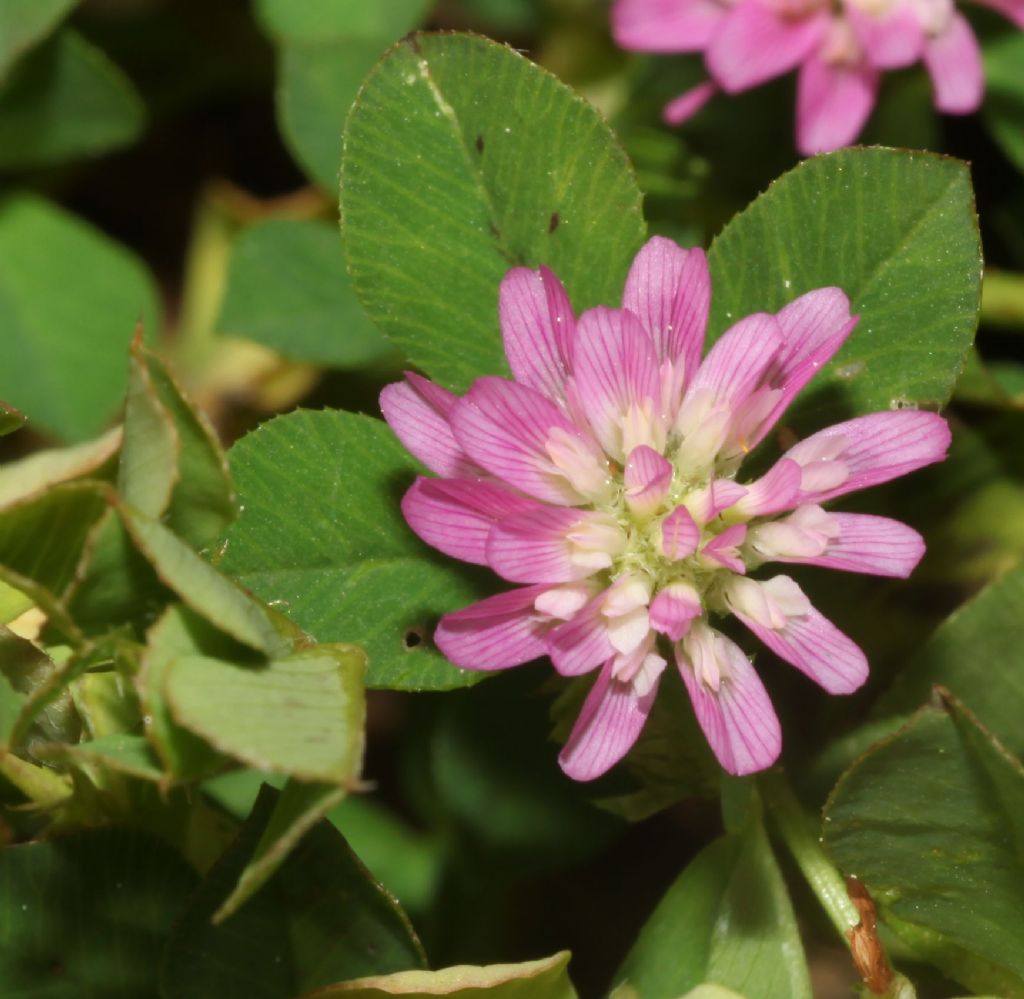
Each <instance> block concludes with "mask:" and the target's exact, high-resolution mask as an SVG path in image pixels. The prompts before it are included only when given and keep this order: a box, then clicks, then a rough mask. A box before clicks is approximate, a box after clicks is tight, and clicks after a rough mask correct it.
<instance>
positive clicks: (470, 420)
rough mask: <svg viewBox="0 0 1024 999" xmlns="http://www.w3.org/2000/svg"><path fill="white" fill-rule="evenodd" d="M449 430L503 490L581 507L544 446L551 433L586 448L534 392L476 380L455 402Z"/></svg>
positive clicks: (495, 380)
mask: <svg viewBox="0 0 1024 999" xmlns="http://www.w3.org/2000/svg"><path fill="white" fill-rule="evenodd" d="M452 430H453V431H454V433H455V438H456V440H457V441H458V442H459V444H460V445H461V446H462V447H463V449H464V450H465V452H466V454H468V455H469V456H470V457H471V458H472V459H473V460H474V461H476V462H477V463H478V464H479V465H480V467H481V468H485V469H486V470H487V471H489V472H491V473H492V474H493V475H496V476H498V478H500V479H504V481H505V482H507V483H509V485H512V486H514V487H515V488H517V489H520V490H522V492H524V493H527V494H528V495H530V496H534V497H536V498H537V499H540V500H544V501H546V502H548V503H556V504H558V505H563V506H571V505H573V504H575V503H581V502H583V500H584V497H583V496H581V495H580V493H579V492H577V491H576V489H574V488H573V486H572V485H571V484H570V483H569V481H568V479H567V478H566V477H565V476H564V475H563V474H561V473H560V471H559V469H558V467H557V466H556V465H555V463H554V462H553V461H552V459H551V455H550V454H549V452H548V450H547V444H548V442H549V441H550V439H551V434H552V432H553V431H556V430H557V431H561V432H562V433H564V434H566V435H567V436H568V437H569V438H570V439H575V440H578V441H580V442H583V443H584V446H586V442H585V438H584V435H583V434H582V433H581V431H580V429H579V428H578V427H577V426H576V425H575V424H574V423H573V422H572V421H571V420H569V419H568V418H567V417H566V415H565V414H564V413H563V412H562V410H561V409H559V408H558V406H556V405H555V404H554V403H553V402H551V400H550V399H548V398H547V397H546V396H543V395H541V393H540V392H538V391H537V390H536V389H532V388H529V387H528V386H526V385H520V384H519V383H518V382H510V381H506V380H505V379H503V378H496V377H494V376H488V377H486V378H480V379H478V380H477V381H475V382H474V383H473V385H472V386H471V387H470V389H469V391H468V392H467V393H466V395H465V398H463V399H460V400H459V401H458V402H457V403H456V406H455V409H454V412H453V414H452ZM596 460H597V459H596V458H595V461H596Z"/></svg>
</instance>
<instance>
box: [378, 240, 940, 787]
mask: <svg viewBox="0 0 1024 999" xmlns="http://www.w3.org/2000/svg"><path fill="white" fill-rule="evenodd" d="M710 298H711V283H710V278H709V274H708V268H707V262H706V258H705V256H704V253H703V252H702V251H701V250H699V249H693V250H683V249H680V248H679V247H678V246H676V245H675V244H674V243H673V242H671V241H670V240H667V239H663V238H660V237H654V238H653V239H651V240H650V241H649V242H648V243H647V244H646V245H645V246H644V247H643V249H642V250H641V251H640V252H639V254H638V255H637V257H636V259H635V260H634V261H633V265H632V268H631V270H630V272H629V276H628V278H627V280H626V287H625V292H624V295H623V301H622V308H620V309H612V308H604V307H599V308H595V309H591V310H590V311H588V312H585V313H584V314H583V315H582V316H580V317H579V318H578V319H577V318H576V317H575V316H574V314H573V311H572V308H571V306H570V303H569V298H568V296H567V294H566V292H565V290H564V288H563V287H562V285H561V283H560V282H559V280H558V278H556V277H555V275H554V274H553V273H552V272H551V271H549V270H548V269H546V268H544V267H541V268H540V269H539V270H529V269H526V268H516V269H514V270H512V271H510V272H509V273H508V274H507V275H506V276H505V279H504V281H503V282H502V286H501V294H500V317H501V327H502V334H503V339H504V344H505V351H506V354H507V356H508V360H509V365H510V367H511V370H512V373H513V375H514V378H513V379H512V380H508V379H505V378H498V377H484V378H480V379H478V380H477V381H476V382H474V383H473V385H472V386H471V387H470V388H469V390H468V392H466V394H465V395H464V396H463V397H461V398H458V397H456V396H454V395H452V394H451V393H449V392H447V391H445V390H444V389H442V388H440V387H438V386H437V385H435V384H433V383H432V382H429V381H427V380H426V379H424V378H421V377H420V376H418V375H415V374H410V375H408V376H407V378H406V380H405V381H404V382H400V383H398V384H394V385H389V386H388V387H387V388H385V389H384V391H383V393H382V395H381V408H382V410H383V412H384V416H385V418H386V419H387V421H388V423H389V424H390V425H391V427H392V429H393V430H394V431H395V433H396V434H397V435H398V437H399V438H400V439H401V441H402V442H403V443H404V444H405V446H406V447H407V448H408V449H409V450H410V451H411V452H412V453H413V454H414V455H416V457H418V458H419V459H420V460H421V461H422V462H423V463H424V464H425V465H426V466H427V467H428V468H429V469H430V470H431V471H433V472H434V473H436V475H437V476H438V478H433V477H427V476H421V477H419V478H417V479H416V481H415V482H414V483H413V485H412V486H411V487H410V488H409V490H408V492H407V493H406V495H405V497H404V499H403V501H402V509H403V512H404V514H405V518H406V520H407V521H408V523H409V525H410V526H411V527H412V529H413V530H414V531H415V532H416V533H417V534H418V535H419V536H420V537H421V538H422V539H423V540H424V541H426V542H427V543H428V544H430V545H432V546H434V547H435V548H437V549H439V550H440V551H442V552H444V553H446V554H448V555H451V556H453V557H454V558H458V559H462V560H464V561H466V562H472V563H476V564H479V565H487V566H490V568H491V569H493V570H494V571H495V572H496V573H497V574H498V575H499V576H501V577H502V579H504V580H507V581H508V582H509V583H513V584H516V585H515V588H513V589H511V590H508V591H506V592H503V593H499V594H498V595H496V596H493V597H488V598H487V599H485V600H482V601H480V602H478V603H476V604H473V605H471V606H469V607H466V608H464V609H462V610H459V611H455V612H454V613H451V614H447V615H445V616H444V617H443V618H442V619H441V621H440V623H439V625H438V628H437V630H436V633H435V641H436V643H437V645H438V647H439V648H440V649H441V651H442V652H443V653H444V654H445V655H446V656H447V657H448V658H449V659H450V660H451V661H452V662H454V663H456V664H457V665H459V666H462V667H465V668H467V669H477V670H499V669H505V668H506V667H510V666H516V665H518V664H521V663H525V662H528V661H530V660H533V659H536V658H538V657H540V656H549V657H550V659H551V662H552V664H553V665H554V668H555V669H556V670H557V671H558V672H559V673H561V674H562V675H563V676H578V675H581V674H584V673H587V672H590V671H597V678H596V682H595V683H594V685H593V687H592V688H591V689H590V692H589V694H588V696H587V699H586V702H585V703H584V705H583V708H582V710H581V712H580V715H579V717H578V719H577V721H576V723H575V727H574V728H573V730H572V734H571V736H570V738H569V740H568V742H567V743H566V745H565V747H564V749H563V751H562V753H561V756H560V762H561V765H562V767H563V769H564V770H565V772H566V773H567V774H569V775H570V776H572V777H574V778H576V779H579V780H589V779H591V778H595V777H598V776H600V775H601V774H603V773H604V772H605V771H607V770H608V769H609V768H610V767H611V766H613V765H614V764H615V763H616V762H617V761H618V760H620V759H621V758H622V757H623V756H624V755H625V754H626V753H627V752H628V750H629V749H630V747H631V746H632V745H633V743H634V742H635V741H636V739H637V737H638V736H639V734H640V731H641V729H642V727H643V725H644V721H645V719H646V718H647V715H648V713H649V712H650V710H651V706H652V704H653V702H654V698H655V695H656V694H657V690H658V685H659V683H660V681H661V678H662V674H663V671H664V670H665V669H666V667H667V666H668V664H669V662H670V661H672V662H674V665H675V667H676V668H678V670H679V672H680V673H681V675H682V679H683V682H684V683H685V685H686V688H687V690H688V691H689V694H690V698H691V700H692V702H693V707H694V711H695V713H696V716H697V719H698V721H699V723H700V726H701V728H702V729H703V731H704V733H705V735H706V737H707V739H708V742H709V743H710V745H711V748H712V749H713V750H714V752H715V754H716V756H717V757H718V759H719V761H720V762H721V764H722V766H723V767H724V768H725V769H726V770H728V771H729V772H730V773H734V774H745V773H750V772H752V771H756V770H759V769H762V768H764V767H767V766H769V765H770V764H771V763H772V762H773V761H774V760H775V759H776V757H777V756H778V754H779V751H780V748H781V733H780V730H779V723H778V720H777V718H776V716H775V712H774V710H773V709H772V705H771V703H770V702H769V699H768V695H767V693H766V692H765V689H764V687H763V686H762V684H761V681H760V679H759V678H758V675H757V673H756V672H755V671H754V669H753V667H752V665H751V663H750V660H749V659H748V658H747V656H746V654H745V653H744V652H743V651H742V650H741V649H740V648H739V647H738V646H737V645H736V644H735V643H734V642H733V641H731V640H730V639H729V638H727V637H726V636H725V635H724V634H722V633H721V632H720V631H718V630H717V629H716V628H715V625H714V620H715V619H716V618H717V617H719V616H722V615H727V614H733V615H735V616H736V617H737V618H738V619H739V620H740V621H741V622H742V623H743V624H744V625H745V626H746V627H747V628H748V629H749V630H750V631H752V632H753V633H754V635H756V636H757V637H758V638H759V639H760V640H761V641H762V642H763V643H764V644H765V645H767V646H768V647H769V648H770V649H771V650H772V651H773V652H774V653H776V654H777V655H778V656H779V657H780V658H782V659H784V660H786V661H787V662H789V663H792V665H794V666H795V667H796V668H797V669H799V670H800V671H802V672H803V673H805V674H806V675H807V676H809V677H810V678H811V679H812V680H814V681H815V682H817V683H818V684H820V685H821V686H822V687H824V688H825V690H827V691H829V692H830V693H836V694H843V693H849V692H851V691H853V690H856V689H857V688H858V687H859V686H860V685H861V684H862V683H863V682H864V680H865V678H866V676H867V668H868V667H867V662H866V660H865V657H864V654H863V653H862V652H861V650H860V649H859V648H858V647H857V646H856V645H855V644H854V643H853V642H852V641H851V640H850V639H849V638H847V637H846V635H844V634H843V633H842V632H840V631H839V630H838V629H837V628H836V627H835V626H834V625H833V624H832V623H831V622H830V621H828V620H827V619H826V618H825V617H823V616H822V615H821V614H820V613H819V612H818V611H817V610H815V609H814V607H813V606H812V605H811V603H810V601H809V600H808V598H807V597H806V596H805V595H804V593H803V592H802V591H801V589H800V587H799V586H798V585H797V584H796V583H795V582H794V581H793V580H792V579H791V578H790V577H789V576H787V575H785V573H782V574H779V575H775V576H772V577H771V578H767V579H755V578H753V576H752V575H751V573H753V572H754V570H757V569H760V568H761V567H762V566H765V565H769V564H774V563H783V564H785V563H794V564H809V565H818V566H824V567H826V568H830V569H839V570H844V571H847V572H862V573H873V574H877V575H881V576H897V577H905V576H907V575H909V573H910V572H911V570H912V569H913V568H914V566H915V565H916V564H917V562H918V560H919V559H920V558H921V555H922V554H923V552H924V544H923V542H922V540H921V538H920V536H919V535H918V534H917V533H916V532H915V531H913V530H912V529H911V528H909V527H907V526H906V525H904V524H902V523H899V522H897V521H893V520H889V519H886V518H884V517H875V516H868V515H865V514H855V513H833V512H829V511H827V510H826V509H825V507H824V506H823V504H825V503H827V502H828V501H829V500H832V499H834V498H836V497H838V496H842V495H845V494H846V493H849V492H852V491H853V490H856V489H862V488H864V487H866V486H871V485H876V484H877V483H881V482H886V481H888V480H889V479H892V478H895V477H896V476H900V475H904V474H906V473H908V472H911V471H913V470H914V469H917V468H920V467H922V466H923V465H927V464H929V463H930V462H934V461H939V460H941V459H942V458H943V457H944V456H945V452H946V449H947V447H948V444H949V430H948V427H947V425H946V422H945V420H943V419H942V418H941V417H939V416H937V415H935V414H933V413H927V412H918V411H916V410H897V411H892V412H881V413H874V414H871V415H868V416H861V417H858V418H856V419H852V420H848V421H847V422H845V423H840V424H838V425H836V426H833V427H829V428H828V429H826V430H822V431H820V432H819V433H816V434H814V435H812V436H810V437H808V438H806V439H805V440H802V441H800V442H799V443H798V444H796V445H794V446H793V447H791V448H790V449H789V450H788V451H786V452H785V454H784V455H783V456H782V457H781V458H780V459H779V460H778V461H777V462H776V464H775V465H774V466H773V467H772V468H771V469H769V470H768V471H767V472H766V473H765V474H763V475H761V476H760V477H758V478H755V479H747V478H744V477H743V476H742V474H741V466H742V463H743V460H744V457H745V456H746V455H747V453H748V452H749V451H750V450H751V449H752V448H754V447H756V446H757V444H758V443H759V442H760V441H761V440H762V439H763V438H764V437H765V435H766V434H768V433H769V431H770V430H771V428H772V427H773V425H774V424H775V422H776V421H777V420H778V418H779V417H780V416H781V414H782V412H783V411H784V410H785V408H786V407H787V405H788V404H789V402H790V401H791V400H792V399H793V398H794V396H796V394H797V393H798V392H799V391H800V390H801V389H802V388H803V387H804V385H805V384H806V383H807V382H808V381H809V380H810V378H811V377H812V376H813V375H814V373H815V372H816V371H818V370H819V369H820V368H821V366H822V365H823V364H825V363H826V362H827V361H828V360H829V359H830V358H831V357H832V355H833V354H834V353H835V352H836V351H837V350H838V349H839V347H840V346H841V345H842V343H843V341H844V340H845V339H846V337H847V336H848V334H849V333H850V331H851V330H852V329H853V327H854V326H855V324H856V322H857V317H855V316H852V315H851V314H850V308H849V302H848V301H847V298H846V296H845V295H844V294H843V292H842V291H840V290H839V289H838V288H820V289H818V290H816V291H812V292H809V293H808V294H806V295H803V296H801V297H800V298H798V299H796V300H795V301H793V302H791V303H790V304H789V305H787V306H786V307H785V308H783V309H781V310H780V311H779V312H777V313H774V314H769V313H757V314H755V315H752V316H747V317H746V318H744V319H741V320H740V321H739V322H737V323H736V324H735V325H733V326H732V327H731V328H730V329H729V330H727V331H726V332H725V333H724V334H723V335H722V336H721V338H720V339H719V340H718V341H717V342H716V343H715V344H714V346H713V347H712V348H711V349H710V351H709V352H708V353H707V356H706V357H704V359H703V361H702V360H701V352H702V347H703V342H704V334H705V327H706V324H707V319H708V311H709V307H710Z"/></svg>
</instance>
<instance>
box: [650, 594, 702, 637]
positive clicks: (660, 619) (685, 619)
mask: <svg viewBox="0 0 1024 999" xmlns="http://www.w3.org/2000/svg"><path fill="white" fill-rule="evenodd" d="M702 611H703V608H702V607H701V603H700V594H698V593H697V591H696V590H695V589H694V588H693V587H692V586H691V585H690V584H689V583H670V584H669V585H668V586H666V587H665V588H664V589H662V590H659V591H658V592H657V593H656V594H655V597H654V599H653V600H652V601H651V609H650V623H651V627H652V628H653V629H654V630H655V631H660V632H661V633H662V634H663V635H667V636H668V638H669V639H670V640H671V641H673V642H678V641H679V639H680V638H682V637H683V635H685V634H686V632H687V630H688V629H689V627H690V622H691V621H692V620H693V619H694V618H695V617H698V616H700V614H701V612H702Z"/></svg>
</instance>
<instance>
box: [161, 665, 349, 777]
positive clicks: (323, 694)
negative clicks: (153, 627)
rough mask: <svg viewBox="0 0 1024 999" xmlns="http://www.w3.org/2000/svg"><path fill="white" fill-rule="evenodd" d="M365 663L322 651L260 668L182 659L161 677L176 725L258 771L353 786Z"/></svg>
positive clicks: (169, 666)
mask: <svg viewBox="0 0 1024 999" xmlns="http://www.w3.org/2000/svg"><path fill="white" fill-rule="evenodd" d="M364 669H365V657H364V656H363V654H362V653H361V652H360V650H359V649H356V648H355V647H353V646H340V645H337V646H328V645H318V646H314V647H312V648H308V649H301V650H299V651H297V652H294V653H292V654H291V655H289V656H286V657H275V658H272V659H270V660H269V661H268V662H267V663H266V664H263V665H248V666H244V665H239V664H237V663H234V662H228V661H226V660H223V659H215V658H213V657H211V656H199V655H184V656H181V657H179V658H177V659H175V660H173V661H172V662H171V663H169V664H168V665H167V667H166V669H165V671H164V677H163V683H164V690H163V693H164V697H165V698H166V700H167V703H168V705H169V707H170V710H171V713H172V715H173V716H174V718H175V720H176V721H177V722H178V724H179V725H182V726H183V727H185V728H187V729H189V730H191V731H193V732H196V733H198V734H199V735H200V736H201V737H202V738H203V739H205V740H206V741H207V742H208V743H210V745H212V746H215V747H216V748H217V749H219V750H220V751H221V752H223V753H225V754H226V755H228V756H232V757H234V758H235V759H238V760H241V761H242V762H244V763H248V764H249V765H250V766H254V767H257V768H259V769H261V770H272V771H277V772H281V773H287V774H292V775H294V776H296V777H299V778H300V779H302V780H307V781H327V782H332V783H334V784H340V785H342V786H351V785H352V784H353V783H354V782H355V780H356V778H357V777H358V774H359V770H360V767H361V766H362V754H363V722H364V710H365V708H364V701H363V686H362V679H363V671H364Z"/></svg>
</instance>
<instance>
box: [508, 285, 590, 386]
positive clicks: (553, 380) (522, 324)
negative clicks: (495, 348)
mask: <svg viewBox="0 0 1024 999" xmlns="http://www.w3.org/2000/svg"><path fill="white" fill-rule="evenodd" d="M498 311H499V315H500V317H501V333H502V338H503V340H504V343H505V354H506V356H507V357H508V363H509V367H510V368H511V369H512V374H513V375H515V377H516V381H519V382H522V383H523V384H524V385H529V386H530V387H531V388H535V389H537V391H538V392H542V393H543V394H544V395H546V396H548V398H550V399H560V398H561V397H562V396H563V395H564V393H565V379H566V377H567V376H568V371H569V357H570V350H571V344H572V339H573V335H574V333H575V328H576V318H575V316H574V315H573V312H572V305H571V303H570V302H569V296H568V295H567V294H566V292H565V288H563V287H562V283H561V282H560V281H559V280H558V278H557V277H555V275H554V274H553V273H552V272H551V271H550V270H548V268H546V267H541V268H539V269H538V270H535V271H534V270H530V269H529V268H527V267H515V268H513V269H512V270H510V271H509V272H508V273H507V274H506V275H505V277H504V279H503V280H502V282H501V292H500V295H499V305H498Z"/></svg>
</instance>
